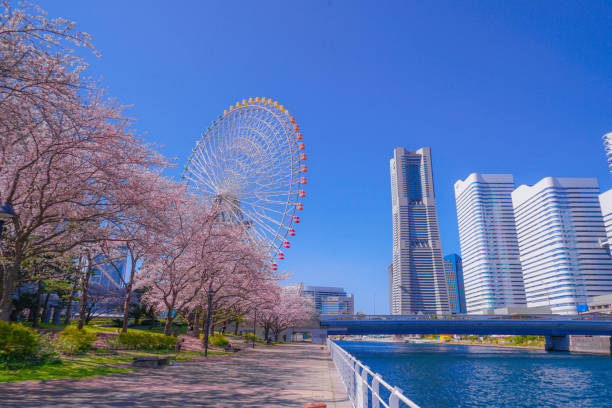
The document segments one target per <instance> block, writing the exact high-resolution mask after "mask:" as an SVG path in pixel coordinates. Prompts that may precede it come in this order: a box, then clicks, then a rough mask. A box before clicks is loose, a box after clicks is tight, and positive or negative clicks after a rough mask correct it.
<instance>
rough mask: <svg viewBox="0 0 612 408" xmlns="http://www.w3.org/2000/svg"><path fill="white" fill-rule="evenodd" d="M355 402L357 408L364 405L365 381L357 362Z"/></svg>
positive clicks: (361, 407)
mask: <svg viewBox="0 0 612 408" xmlns="http://www.w3.org/2000/svg"><path fill="white" fill-rule="evenodd" d="M355 403H356V405H357V408H364V407H363V382H362V381H361V376H360V375H359V366H358V365H357V363H355Z"/></svg>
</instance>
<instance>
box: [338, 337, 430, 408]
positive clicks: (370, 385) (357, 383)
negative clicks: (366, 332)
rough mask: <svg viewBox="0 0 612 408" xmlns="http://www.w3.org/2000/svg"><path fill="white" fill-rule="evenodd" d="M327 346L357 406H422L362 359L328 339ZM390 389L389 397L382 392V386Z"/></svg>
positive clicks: (386, 407) (397, 407)
mask: <svg viewBox="0 0 612 408" xmlns="http://www.w3.org/2000/svg"><path fill="white" fill-rule="evenodd" d="M327 348H328V350H329V353H330V354H331V357H332V360H333V361H334V364H335V366H336V369H337V370H338V373H339V374H340V378H342V382H343V383H344V387H345V388H346V393H347V395H348V397H349V399H350V400H351V402H352V404H353V406H354V407H356V408H369V407H372V408H380V407H384V408H399V407H400V403H402V406H408V407H410V408H420V407H419V406H418V405H417V404H415V403H414V402H413V401H411V400H410V399H408V398H407V397H406V396H405V395H404V394H402V390H401V389H399V388H398V387H392V386H391V385H390V384H389V383H387V382H386V381H385V380H383V379H382V377H381V376H380V375H379V374H376V373H375V372H373V371H372V370H370V368H369V367H368V366H366V365H364V364H363V363H362V362H361V361H359V360H357V359H356V358H355V357H353V356H352V355H350V354H349V353H347V352H346V351H345V350H344V349H343V348H342V347H340V346H338V345H337V344H336V343H334V342H333V341H331V340H330V339H327ZM381 385H382V386H383V387H384V388H385V389H387V390H388V391H389V398H388V399H385V398H384V397H383V396H381V394H380V386H381Z"/></svg>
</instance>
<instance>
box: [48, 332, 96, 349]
mask: <svg viewBox="0 0 612 408" xmlns="http://www.w3.org/2000/svg"><path fill="white" fill-rule="evenodd" d="M96 340H98V336H96V335H95V334H93V333H88V332H86V331H85V330H82V329H78V328H76V327H74V326H68V327H66V328H65V329H64V330H63V331H62V332H60V334H59V336H58V338H57V340H56V341H55V345H56V346H57V348H58V349H59V351H61V352H62V353H64V354H79V353H83V352H85V351H87V350H89V349H90V348H91V346H92V345H93V343H94V342H95V341H96Z"/></svg>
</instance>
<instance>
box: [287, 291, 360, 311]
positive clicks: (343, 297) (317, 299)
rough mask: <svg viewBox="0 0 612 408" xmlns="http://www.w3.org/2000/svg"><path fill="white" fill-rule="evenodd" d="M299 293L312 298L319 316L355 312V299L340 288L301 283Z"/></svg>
mask: <svg viewBox="0 0 612 408" xmlns="http://www.w3.org/2000/svg"><path fill="white" fill-rule="evenodd" d="M299 293H300V296H304V297H307V298H310V299H311V300H312V303H313V304H314V306H315V312H316V313H317V314H318V315H319V316H320V315H351V316H352V315H353V314H355V299H354V297H353V295H350V296H349V295H348V294H347V293H346V291H345V290H344V289H342V288H335V287H329V286H304V285H301V286H300V288H299Z"/></svg>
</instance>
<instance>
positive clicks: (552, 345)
mask: <svg viewBox="0 0 612 408" xmlns="http://www.w3.org/2000/svg"><path fill="white" fill-rule="evenodd" d="M545 348H546V351H570V339H569V336H546V346H545Z"/></svg>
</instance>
